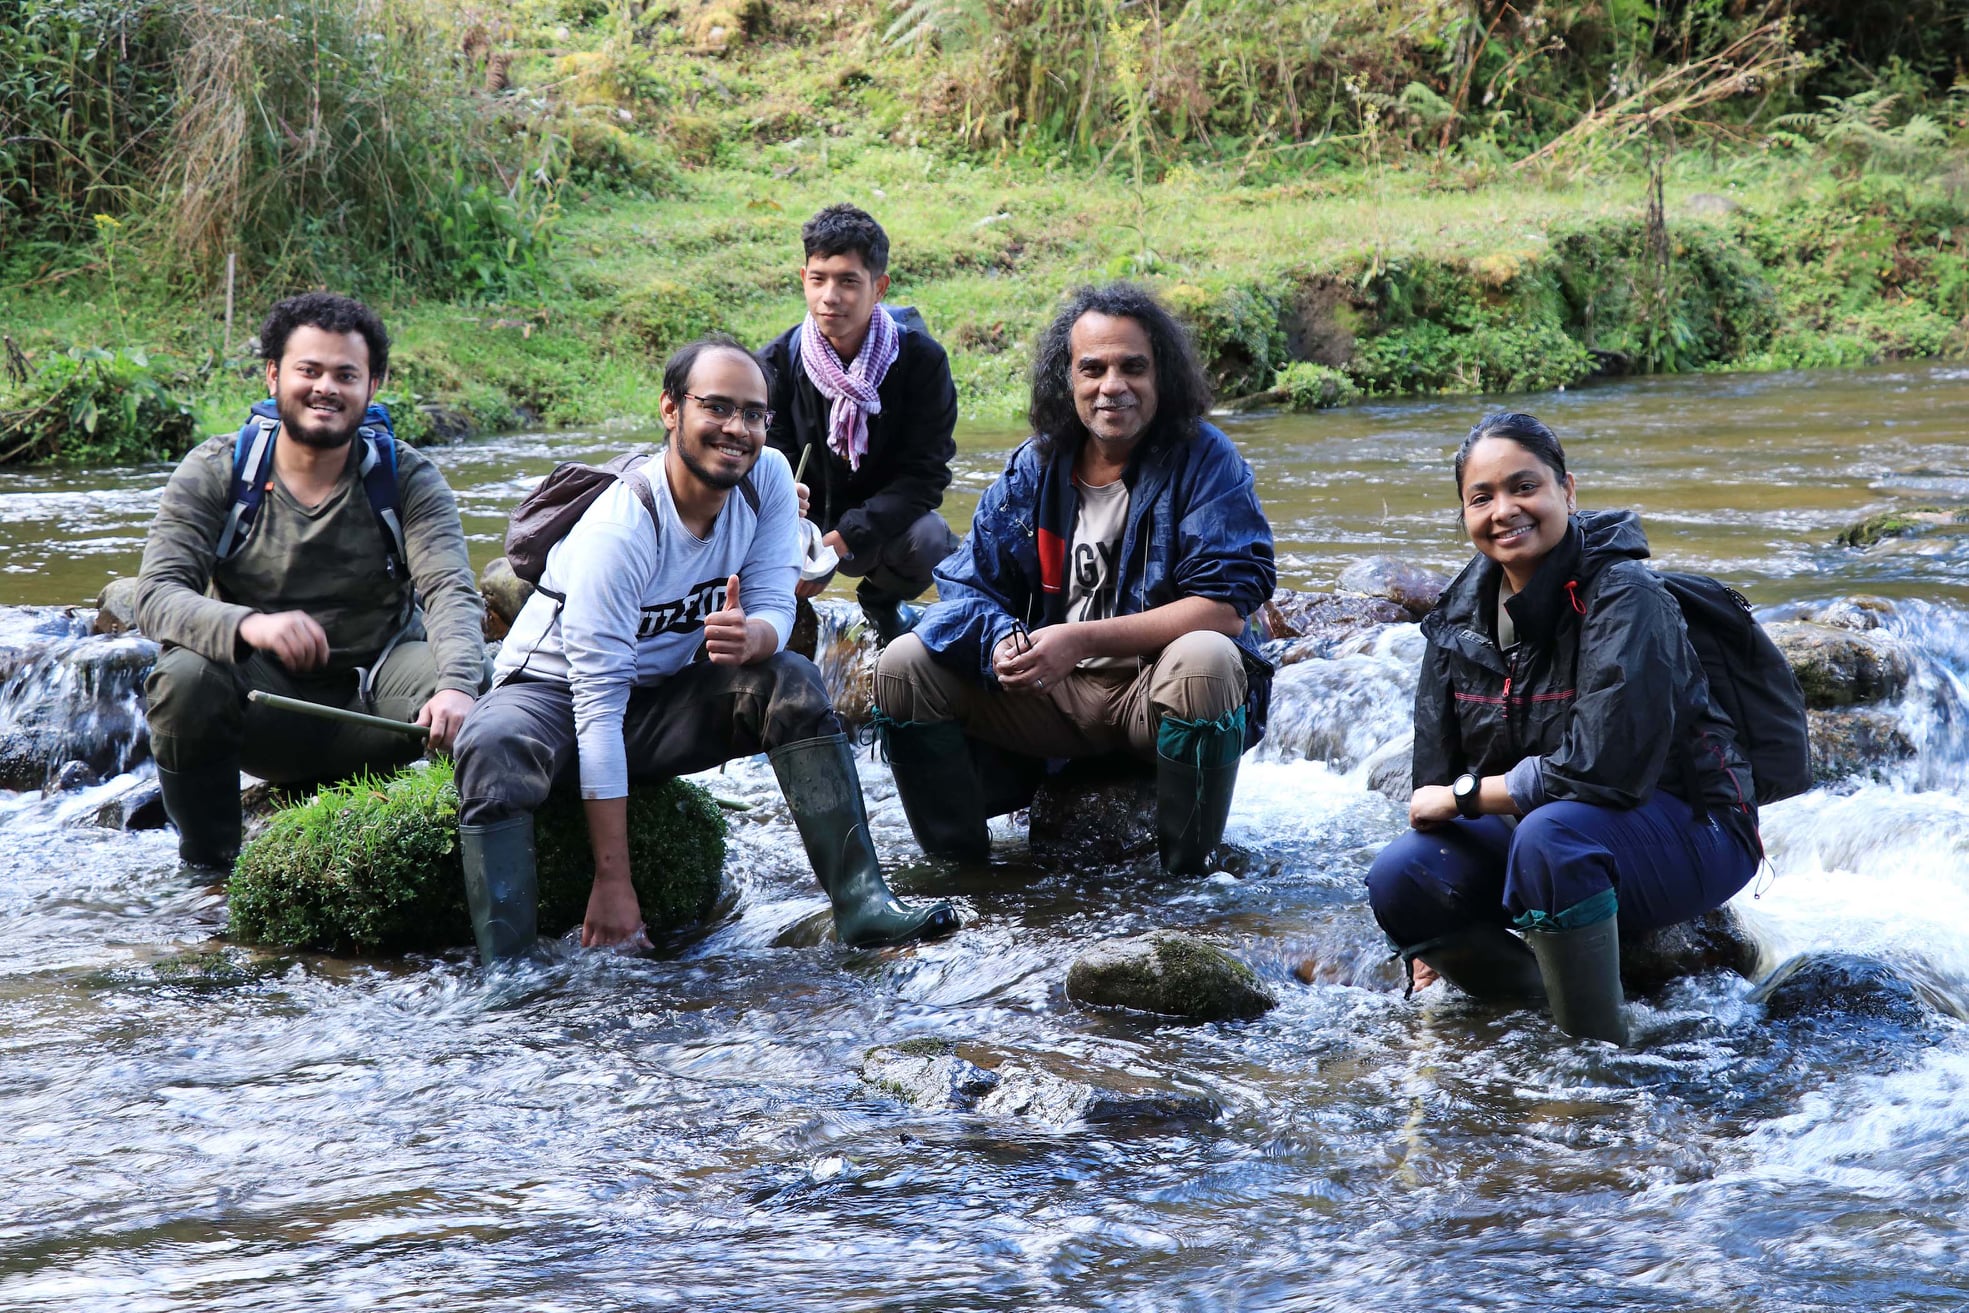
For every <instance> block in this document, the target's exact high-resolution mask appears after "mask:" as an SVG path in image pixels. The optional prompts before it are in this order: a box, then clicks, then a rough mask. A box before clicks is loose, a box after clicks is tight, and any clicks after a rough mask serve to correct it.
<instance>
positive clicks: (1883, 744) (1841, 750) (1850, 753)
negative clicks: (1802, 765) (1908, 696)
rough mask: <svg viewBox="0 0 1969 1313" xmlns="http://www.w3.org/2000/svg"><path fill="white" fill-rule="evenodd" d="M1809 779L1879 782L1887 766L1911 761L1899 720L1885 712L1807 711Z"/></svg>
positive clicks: (1909, 746)
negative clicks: (1809, 758)
mask: <svg viewBox="0 0 1969 1313" xmlns="http://www.w3.org/2000/svg"><path fill="white" fill-rule="evenodd" d="M1805 720H1806V723H1807V728H1808V732H1809V739H1810V742H1811V748H1812V778H1813V779H1815V780H1818V781H1819V782H1821V783H1831V782H1833V781H1835V780H1844V779H1850V778H1852V777H1854V776H1862V777H1866V778H1871V779H1879V778H1881V777H1882V776H1883V775H1884V774H1885V772H1886V769H1887V768H1888V767H1889V766H1892V765H1894V764H1895V763H1897V762H1903V761H1908V760H1911V759H1912V758H1913V757H1914V753H1915V747H1914V740H1913V739H1911V738H1909V737H1908V734H1907V731H1906V730H1905V729H1903V728H1902V727H1901V722H1900V718H1899V717H1898V716H1895V715H1893V714H1891V713H1890V712H1885V711H1873V710H1868V709H1865V708H1855V709H1852V710H1847V711H1819V710H1813V711H1807V712H1806V713H1805Z"/></svg>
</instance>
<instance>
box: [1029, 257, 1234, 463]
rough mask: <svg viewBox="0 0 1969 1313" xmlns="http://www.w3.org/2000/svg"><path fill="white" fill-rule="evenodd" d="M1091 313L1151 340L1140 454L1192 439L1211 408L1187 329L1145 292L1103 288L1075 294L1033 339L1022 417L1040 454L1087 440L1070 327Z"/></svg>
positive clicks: (1122, 287)
mask: <svg viewBox="0 0 1969 1313" xmlns="http://www.w3.org/2000/svg"><path fill="white" fill-rule="evenodd" d="M1089 314H1102V315H1107V316H1109V317H1110V318H1114V319H1132V320H1134V321H1135V322H1136V323H1138V324H1140V325H1141V326H1142V330H1143V331H1144V332H1146V333H1147V334H1148V336H1149V347H1150V350H1151V351H1152V353H1153V355H1154V359H1155V392H1156V405H1155V418H1154V419H1152V420H1150V421H1149V430H1148V432H1147V433H1146V434H1145V435H1144V436H1143V439H1142V450H1143V451H1155V450H1159V449H1161V448H1163V447H1167V446H1174V445H1176V444H1177V443H1179V442H1187V441H1189V440H1190V438H1192V437H1194V436H1195V435H1196V426H1197V421H1198V420H1200V419H1202V418H1203V416H1204V414H1205V413H1206V412H1207V411H1208V410H1209V409H1210V379H1209V377H1208V376H1207V375H1205V374H1204V372H1203V365H1202V363H1201V362H1200V361H1199V360H1198V359H1197V354H1196V346H1195V344H1194V343H1193V342H1192V341H1191V340H1190V334H1189V330H1188V329H1186V328H1184V327H1183V325H1182V324H1181V322H1179V321H1178V320H1177V318H1176V316H1174V315H1172V314H1170V313H1169V312H1168V311H1167V310H1165V309H1163V307H1162V303H1161V302H1159V301H1157V300H1156V299H1155V297H1154V296H1153V295H1152V294H1150V292H1149V290H1148V289H1147V288H1145V287H1141V286H1138V285H1137V284H1135V283H1107V284H1104V285H1102V286H1100V287H1094V286H1086V287H1077V288H1075V289H1074V290H1073V291H1072V292H1071V293H1069V294H1068V296H1067V300H1066V304H1065V305H1064V306H1062V307H1061V308H1060V313H1059V314H1058V315H1056V316H1054V319H1053V322H1052V323H1051V324H1049V325H1048V326H1047V328H1046V331H1045V332H1043V333H1041V334H1040V335H1039V346H1038V349H1037V351H1036V352H1035V353H1034V355H1033V361H1032V404H1031V406H1030V407H1029V408H1028V409H1027V411H1026V419H1027V420H1028V421H1029V422H1030V423H1031V425H1032V432H1033V436H1034V438H1035V439H1036V440H1037V441H1038V443H1039V445H1040V450H1041V451H1042V452H1044V453H1045V454H1047V455H1051V454H1052V452H1053V449H1054V444H1056V443H1060V442H1071V443H1078V442H1079V441H1081V440H1082V439H1084V438H1085V437H1086V436H1087V428H1086V426H1085V425H1084V424H1082V423H1081V422H1080V412H1079V411H1077V410H1075V409H1074V404H1073V360H1072V355H1073V352H1072V337H1073V326H1074V325H1075V324H1077V323H1079V322H1080V318H1081V316H1082V315H1089Z"/></svg>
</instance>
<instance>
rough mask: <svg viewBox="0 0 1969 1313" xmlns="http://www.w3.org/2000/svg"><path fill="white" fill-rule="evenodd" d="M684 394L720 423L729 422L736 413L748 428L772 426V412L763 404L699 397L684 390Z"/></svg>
mask: <svg viewBox="0 0 1969 1313" xmlns="http://www.w3.org/2000/svg"><path fill="white" fill-rule="evenodd" d="M684 395H685V396H686V397H689V398H690V399H691V400H692V401H695V402H696V403H697V404H698V405H700V406H702V407H704V413H705V414H707V415H709V416H710V417H711V418H712V419H715V420H717V421H718V422H719V423H720V424H729V423H731V422H732V416H733V415H736V416H738V417H739V418H740V419H742V420H744V421H745V427H746V428H748V429H764V428H771V427H772V423H773V412H772V411H770V410H767V409H766V408H765V407H764V406H741V405H738V404H737V403H735V402H731V401H727V400H726V399H725V398H723V397H700V396H698V395H697V393H695V392H686V393H684Z"/></svg>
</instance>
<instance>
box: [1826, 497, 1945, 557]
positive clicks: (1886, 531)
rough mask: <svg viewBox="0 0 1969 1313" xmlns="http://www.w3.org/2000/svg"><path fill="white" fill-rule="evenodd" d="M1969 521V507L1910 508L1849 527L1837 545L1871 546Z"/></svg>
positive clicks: (1874, 516)
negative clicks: (1890, 539)
mask: <svg viewBox="0 0 1969 1313" xmlns="http://www.w3.org/2000/svg"><path fill="white" fill-rule="evenodd" d="M1964 522H1969V508H1965V509H1959V510H1944V509H1943V508H1942V507H1940V506H1909V507H1902V508H1897V509H1895V510H1891V511H1881V512H1879V513H1878V514H1876V515H1869V516H1867V517H1866V518H1865V519H1864V520H1859V521H1856V522H1854V523H1853V524H1850V525H1848V526H1847V527H1846V529H1845V531H1844V532H1842V533H1841V534H1840V535H1839V537H1838V538H1836V539H1834V540H1833V541H1834V543H1835V544H1836V545H1841V546H1846V547H1871V546H1873V545H1874V544H1876V543H1879V542H1882V541H1884V540H1886V539H1888V538H1904V537H1908V536H1910V535H1912V534H1918V533H1921V532H1922V531H1923V530H1926V529H1933V528H1937V527H1940V526H1944V525H1954V524H1962V523H1964Z"/></svg>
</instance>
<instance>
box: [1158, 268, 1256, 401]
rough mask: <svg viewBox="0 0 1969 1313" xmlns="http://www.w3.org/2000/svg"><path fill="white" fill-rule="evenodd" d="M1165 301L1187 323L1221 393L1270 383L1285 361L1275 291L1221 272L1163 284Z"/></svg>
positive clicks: (1213, 384)
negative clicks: (1218, 275)
mask: <svg viewBox="0 0 1969 1313" xmlns="http://www.w3.org/2000/svg"><path fill="white" fill-rule="evenodd" d="M1161 293H1162V299H1163V303H1164V304H1166V305H1167V306H1168V307H1169V309H1170V310H1171V311H1173V312H1174V313H1175V315H1176V316H1177V317H1178V318H1179V319H1181V320H1182V321H1183V322H1184V324H1186V325H1188V327H1189V330H1190V334H1191V336H1192V337H1193V338H1194V339H1195V340H1196V349H1197V355H1198V356H1199V357H1201V358H1202V360H1203V367H1204V370H1205V372H1207V373H1208V374H1209V375H1210V383H1211V386H1212V387H1214V388H1216V389H1217V391H1218V394H1219V395H1220V396H1236V395H1238V394H1240V393H1245V392H1255V391H1257V390H1258V389H1260V388H1265V387H1269V386H1270V385H1271V382H1272V376H1273V375H1274V374H1275V373H1277V371H1278V367H1279V366H1280V365H1282V364H1284V363H1285V330H1284V329H1283V328H1282V327H1281V326H1280V324H1279V296H1278V292H1277V291H1276V290H1275V289H1273V288H1269V287H1260V286H1252V285H1249V284H1246V283H1241V282H1237V281H1234V280H1231V279H1225V278H1219V279H1210V280H1206V281H1199V282H1180V283H1175V284H1172V285H1169V286H1166V287H1164V288H1162V289H1161Z"/></svg>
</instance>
